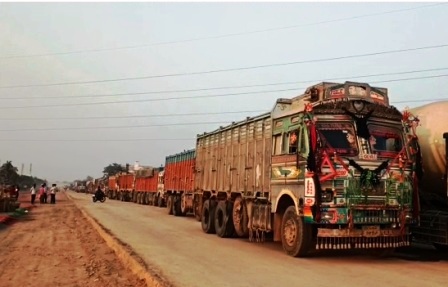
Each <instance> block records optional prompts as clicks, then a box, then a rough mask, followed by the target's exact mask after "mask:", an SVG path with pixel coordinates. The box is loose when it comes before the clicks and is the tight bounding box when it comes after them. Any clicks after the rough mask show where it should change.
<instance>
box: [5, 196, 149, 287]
mask: <svg viewBox="0 0 448 287" xmlns="http://www.w3.org/2000/svg"><path fill="white" fill-rule="evenodd" d="M19 200H20V201H21V207H25V208H29V212H28V213H27V214H26V215H23V216H20V217H18V218H17V219H16V220H12V221H8V223H7V224H1V225H0V244H1V248H0V258H1V260H0V286H36V287H41V286H73V287H76V286H79V287H81V286H82V287H86V286H132V287H143V286H147V285H146V282H144V281H143V280H140V279H138V278H137V277H136V276H135V275H134V274H133V273H132V272H131V271H130V270H129V269H127V268H125V267H124V266H123V265H122V264H121V262H120V260H119V259H118V257H117V255H116V254H115V253H114V251H113V250H111V249H110V248H109V247H108V246H107V245H106V243H105V241H104V240H103V239H102V238H101V236H100V235H99V234H98V232H97V231H96V230H94V229H93V227H92V226H91V225H90V223H89V222H88V221H87V219H86V218H84V216H83V215H82V213H81V211H80V210H79V209H78V208H77V207H76V206H75V205H74V203H73V202H72V201H71V200H69V199H68V198H67V196H66V195H65V193H64V192H60V193H58V194H57V197H56V204H55V205H52V204H39V203H37V204H36V205H35V207H32V208H30V204H29V203H28V202H29V200H30V195H29V193H22V194H21V195H20V198H19ZM3 215H4V214H3Z"/></svg>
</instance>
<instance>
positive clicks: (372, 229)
mask: <svg viewBox="0 0 448 287" xmlns="http://www.w3.org/2000/svg"><path fill="white" fill-rule="evenodd" d="M380 235H381V229H380V226H379V225H371V226H363V227H362V236H364V237H378V236H380Z"/></svg>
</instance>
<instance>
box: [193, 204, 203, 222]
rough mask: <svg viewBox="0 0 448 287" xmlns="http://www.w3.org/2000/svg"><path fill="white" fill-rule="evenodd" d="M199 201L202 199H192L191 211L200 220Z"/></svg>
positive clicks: (200, 207)
mask: <svg viewBox="0 0 448 287" xmlns="http://www.w3.org/2000/svg"><path fill="white" fill-rule="evenodd" d="M201 202H202V201H196V200H194V201H193V211H194V217H195V218H196V220H197V221H201V220H202V214H201V211H202V206H201Z"/></svg>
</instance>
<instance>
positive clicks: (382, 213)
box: [106, 82, 448, 257]
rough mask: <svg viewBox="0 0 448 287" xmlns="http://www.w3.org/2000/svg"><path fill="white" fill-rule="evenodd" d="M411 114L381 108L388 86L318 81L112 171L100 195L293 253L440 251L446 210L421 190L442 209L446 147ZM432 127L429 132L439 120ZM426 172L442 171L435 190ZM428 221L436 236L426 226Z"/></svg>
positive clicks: (386, 100)
mask: <svg viewBox="0 0 448 287" xmlns="http://www.w3.org/2000/svg"><path fill="white" fill-rule="evenodd" d="M422 111H423V110H422ZM428 111H429V112H428V113H427V114H428V115H429V117H431V115H433V114H434V113H431V109H430V108H429V109H428ZM418 113H419V111H418V110H417V111H409V110H406V111H404V112H400V111H399V110H397V109H396V108H395V107H394V106H392V105H390V104H389V97H388V91H387V89H386V88H381V87H372V86H370V85H369V84H367V83H357V82H345V83H328V82H323V83H319V84H316V85H313V86H311V87H309V88H308V89H306V91H305V92H304V93H303V94H302V95H299V96H296V97H294V98H291V99H285V98H280V99H277V100H276V102H275V104H274V107H273V109H272V110H271V111H270V112H267V113H264V114H261V115H259V116H256V117H250V118H246V119H244V120H242V121H239V122H233V123H232V124H230V125H227V126H221V127H219V128H217V129H216V130H214V131H210V132H205V133H202V134H198V135H197V140H196V146H195V148H194V149H191V150H185V151H183V152H181V153H178V154H174V155H170V156H167V157H166V161H165V165H164V167H149V168H145V169H142V170H136V171H135V172H132V173H131V172H123V173H120V174H117V175H115V176H111V177H109V178H108V183H107V188H106V190H107V191H106V192H107V196H108V197H109V198H111V199H117V200H122V201H132V202H136V203H139V204H148V205H155V206H159V207H167V213H168V214H173V215H175V216H184V215H186V214H191V215H193V216H195V217H196V219H198V220H199V221H200V222H201V227H202V230H203V231H204V232H206V233H214V234H216V235H218V236H219V237H245V238H249V240H250V241H256V242H259V241H263V240H265V238H266V236H267V235H270V236H271V237H272V239H273V240H274V241H278V242H281V244H282V246H283V249H284V251H285V252H286V253H287V254H288V255H290V256H299V257H302V256H306V255H308V254H309V253H310V252H312V251H314V250H321V249H352V248H355V249H371V248H374V249H386V250H391V249H394V248H397V247H402V246H409V245H410V242H411V239H415V238H417V239H418V240H425V241H428V242H432V243H435V245H436V246H437V247H438V248H441V247H442V248H443V247H444V246H447V245H448V241H447V238H448V235H447V232H448V228H447V227H446V225H447V224H448V223H447V221H448V216H447V214H448V213H446V214H444V213H443V212H441V210H438V209H437V208H438V207H435V206H434V204H433V203H431V201H430V200H427V199H428V197H427V195H429V194H434V192H431V191H429V189H431V190H432V191H437V192H438V193H439V197H438V198H437V200H436V202H438V203H440V204H441V205H443V204H442V203H443V201H444V200H445V205H446V190H447V189H446V182H447V178H446V153H443V152H441V151H440V142H441V141H442V139H441V138H436V140H438V141H439V144H438V145H437V148H435V149H432V150H431V149H429V147H430V146H431V144H432V142H430V141H429V140H430V139H429V137H426V138H424V139H422V136H420V135H419V129H420V127H419V126H422V123H423V125H425V123H424V122H422V123H421V122H420V121H421V120H422V117H416V116H414V114H418ZM442 118H443V115H442ZM441 121H442V119H439V121H438V122H441ZM431 128H432V129H428V130H429V131H434V130H436V132H435V133H436V134H437V136H438V132H439V131H440V129H441V128H445V125H443V124H441V125H439V127H431ZM447 130H448V129H447ZM422 131H426V132H427V130H426V129H422ZM445 139H446V135H445ZM433 140H435V139H433ZM434 155H436V158H437V160H438V161H441V162H442V163H444V168H443V169H440V168H438V169H435V168H434V166H433V160H434V159H432V158H431V157H432V156H434ZM437 166H438V167H439V166H440V164H439V162H438V165H437ZM435 170H437V171H435ZM441 170H443V172H441ZM431 175H435V176H436V177H437V176H441V177H442V178H441V179H437V182H441V183H442V184H441V185H440V186H438V187H435V186H434V189H433V188H432V187H431V186H430V185H427V181H425V180H426V179H427V178H432V177H431ZM434 180H435V179H434ZM436 189H437V190H436ZM443 190H444V192H443ZM442 193H444V195H445V196H444V197H443V196H440V194H442ZM428 202H429V203H430V204H429V205H425V203H428ZM431 204H432V205H431ZM444 216H445V217H444ZM436 221H437V222H439V223H440V224H439V225H438V228H439V229H440V230H438V231H437V232H438V233H437V234H438V235H437V236H436V237H434V236H433V233H434V232H433V230H434V228H432V227H431V226H429V227H427V226H426V227H425V225H430V224H434V222H436ZM443 224H445V225H443ZM425 228H426V229H425ZM443 229H444V232H445V234H442V231H443ZM441 230H442V231H441ZM431 236H433V237H431ZM435 239H437V242H435V241H434V240H435Z"/></svg>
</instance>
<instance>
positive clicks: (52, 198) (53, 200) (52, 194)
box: [50, 183, 56, 204]
mask: <svg viewBox="0 0 448 287" xmlns="http://www.w3.org/2000/svg"><path fill="white" fill-rule="evenodd" d="M55 203H56V183H53V184H52V185H51V188H50V204H55Z"/></svg>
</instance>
